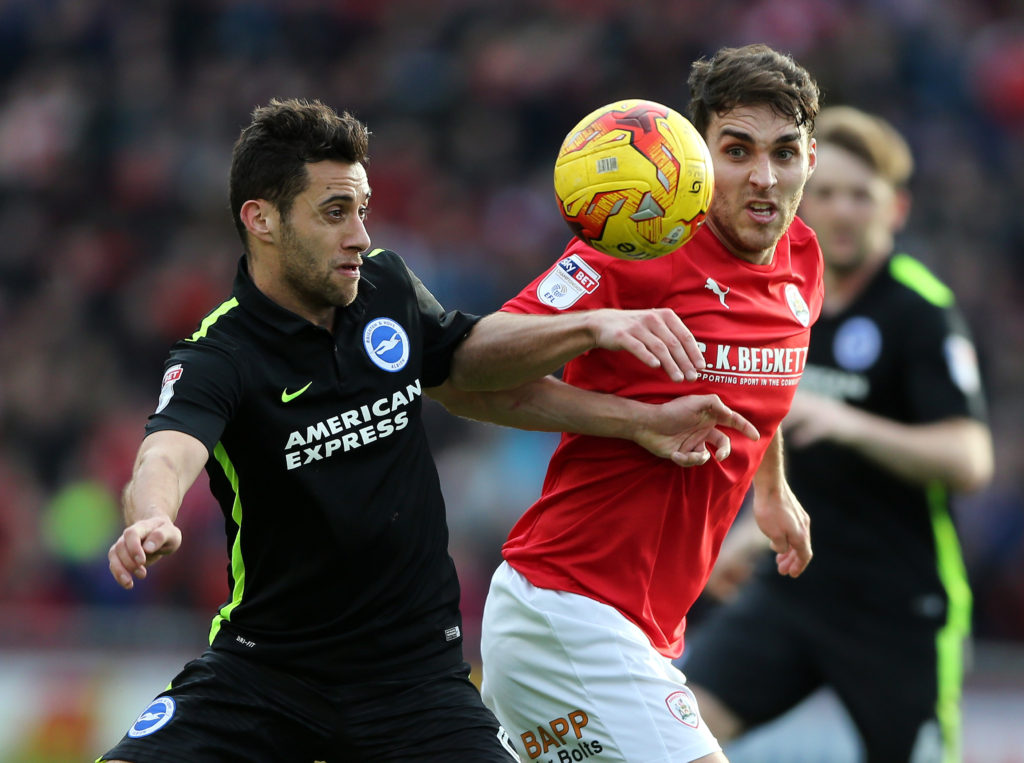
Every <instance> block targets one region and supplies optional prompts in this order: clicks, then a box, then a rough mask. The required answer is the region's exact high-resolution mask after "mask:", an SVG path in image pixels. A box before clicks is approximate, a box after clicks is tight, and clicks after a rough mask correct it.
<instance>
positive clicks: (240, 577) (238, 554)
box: [210, 442, 245, 644]
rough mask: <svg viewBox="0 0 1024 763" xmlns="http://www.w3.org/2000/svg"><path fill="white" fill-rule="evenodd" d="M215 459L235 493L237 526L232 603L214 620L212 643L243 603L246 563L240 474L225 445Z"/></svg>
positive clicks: (219, 447)
mask: <svg viewBox="0 0 1024 763" xmlns="http://www.w3.org/2000/svg"><path fill="white" fill-rule="evenodd" d="M213 457H214V458H215V459H216V460H217V463H218V464H220V466H221V468H222V469H223V470H224V476H225V477H227V480H228V482H229V483H230V485H231V489H232V490H233V491H234V493H235V500H234V503H233V504H232V506H231V520H232V521H233V522H234V524H235V540H234V542H233V543H232V544H231V581H232V585H231V601H229V602H228V603H227V604H225V605H224V606H223V607H221V608H220V610H219V611H218V612H217V614H216V615H215V616H214V618H213V623H212V625H211V626H210V643H211V644H213V640H214V639H215V638H216V637H217V633H219V632H220V627H221V624H222V623H223V622H224V621H225V620H230V619H231V612H232V611H233V610H234V609H235V607H237V606H238V605H239V604H241V603H242V595H243V593H244V592H245V562H244V560H243V559H242V501H241V499H240V498H239V495H238V472H237V471H235V466H234V464H232V463H231V459H230V458H229V457H228V453H227V451H226V450H225V449H224V444H223V443H220V442H218V443H217V445H216V446H215V447H214V449H213Z"/></svg>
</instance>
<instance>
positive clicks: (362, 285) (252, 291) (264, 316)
mask: <svg viewBox="0 0 1024 763" xmlns="http://www.w3.org/2000/svg"><path fill="white" fill-rule="evenodd" d="M376 290H377V287H376V286H374V285H373V284H372V283H371V282H370V281H369V280H367V278H366V276H365V275H363V277H361V278H360V279H359V289H358V292H357V293H356V298H355V300H354V301H353V302H352V304H351V305H349V306H348V307H344V308H340V309H338V310H337V311H336V317H335V325H337V324H338V323H339V322H341V321H343V320H346V319H349V318H358V317H359V316H361V315H362V314H363V313H364V312H365V311H366V303H367V301H368V300H369V298H370V295H371V294H373V292H374V291H376ZM233 294H234V296H235V298H236V299H238V304H240V305H241V306H242V307H244V308H245V310H246V311H247V312H250V313H252V314H253V315H255V316H256V317H257V318H259V319H260V320H261V321H262V322H263V323H265V324H267V325H269V326H271V327H273V328H274V329H276V330H277V331H280V332H281V333H284V334H287V335H295V334H298V333H300V332H302V331H308V330H309V329H311V328H313V329H317V330H322V329H319V327H317V326H314V325H313V324H312V323H310V322H309V321H308V320H306V319H305V318H303V317H302V316H300V315H296V314H295V313H293V312H292V311H291V310H288V309H286V308H284V307H281V305H279V304H277V303H276V302H274V300H272V299H270V297H268V296H267V295H266V294H264V293H263V292H262V291H260V290H259V288H258V287H257V286H256V283H255V282H254V281H253V280H252V276H251V275H250V274H249V263H248V259H247V258H246V256H245V255H244V254H243V255H242V256H241V257H240V258H239V260H238V273H237V275H236V276H235V284H234V289H233Z"/></svg>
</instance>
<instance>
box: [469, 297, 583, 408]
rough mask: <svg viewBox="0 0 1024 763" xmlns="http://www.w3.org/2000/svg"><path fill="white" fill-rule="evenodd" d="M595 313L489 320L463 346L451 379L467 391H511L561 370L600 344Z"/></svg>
mask: <svg viewBox="0 0 1024 763" xmlns="http://www.w3.org/2000/svg"><path fill="white" fill-rule="evenodd" d="M589 315H590V313H587V312H578V313H563V314H560V315H557V316H551V315H518V314H514V313H503V312H498V313H492V314H491V315H488V316H485V317H484V318H483V319H482V320H481V321H480V322H479V323H477V325H476V326H474V327H473V330H472V331H471V332H470V333H469V336H468V337H466V339H465V340H464V341H463V342H462V344H461V345H459V348H458V350H457V351H456V353H455V357H454V358H453V361H452V369H451V374H450V379H451V381H452V383H453V384H454V385H455V386H456V387H458V388H460V389H465V390H496V389H509V388H512V387H516V386H519V385H521V384H524V383H525V382H528V381H531V380H533V379H539V378H541V377H543V376H545V375H547V374H550V373H552V372H554V371H557V370H558V369H559V368H561V367H562V366H563V365H564V364H565V363H566V362H567V361H569V360H571V359H572V358H574V357H576V356H577V355H579V354H581V353H583V352H586V351H587V350H589V349H591V348H593V347H594V346H596V345H595V335H594V331H593V328H592V326H591V323H590V318H589V317H588V316H589Z"/></svg>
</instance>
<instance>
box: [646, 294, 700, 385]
mask: <svg viewBox="0 0 1024 763" xmlns="http://www.w3.org/2000/svg"><path fill="white" fill-rule="evenodd" d="M657 312H658V317H659V318H660V319H661V320H662V321H663V322H664V325H665V327H666V328H667V329H668V331H669V333H670V335H671V336H672V338H673V339H674V340H675V341H674V342H672V343H669V344H670V346H678V347H679V349H680V350H681V351H682V355H683V358H685V360H680V366H682V365H683V364H684V363H685V364H686V365H688V366H692V367H693V368H694V369H695V370H698V371H700V370H703V368H704V366H705V365H706V363H705V361H704V353H702V352H701V351H700V344H699V343H698V342H697V338H696V337H695V336H694V335H693V332H692V331H690V329H689V328H687V326H686V324H685V323H683V320H682V318H680V317H679V314H678V313H677V312H676V311H675V310H671V309H669V308H667V307H664V308H660V309H659V310H658V311H657ZM694 378H696V376H695V377H694Z"/></svg>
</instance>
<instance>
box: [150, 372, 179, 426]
mask: <svg viewBox="0 0 1024 763" xmlns="http://www.w3.org/2000/svg"><path fill="white" fill-rule="evenodd" d="M180 378H181V363H177V364H175V365H173V366H171V367H170V368H168V369H167V371H165V372H164V379H163V381H162V382H160V400H159V401H158V402H157V404H156V410H155V411H153V413H154V414H156V413H160V411H162V410H163V409H164V408H166V407H167V404H168V403H169V402H171V398H172V397H174V382H176V381H178V379H180Z"/></svg>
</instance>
